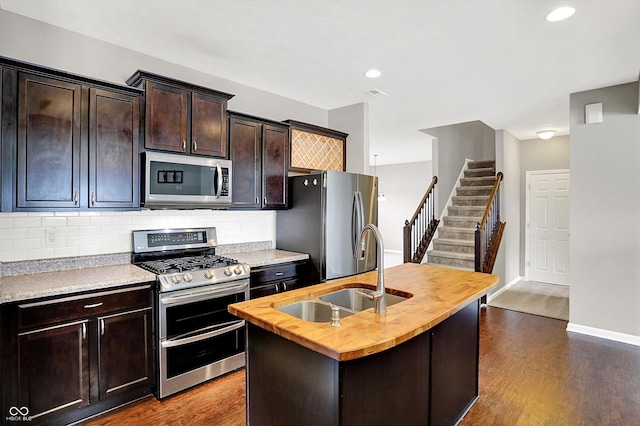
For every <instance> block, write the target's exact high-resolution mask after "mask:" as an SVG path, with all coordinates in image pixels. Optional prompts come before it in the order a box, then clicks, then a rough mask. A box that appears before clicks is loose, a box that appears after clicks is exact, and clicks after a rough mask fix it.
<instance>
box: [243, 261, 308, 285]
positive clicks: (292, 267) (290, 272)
mask: <svg viewBox="0 0 640 426" xmlns="http://www.w3.org/2000/svg"><path fill="white" fill-rule="evenodd" d="M306 274H307V262H296V263H283V264H281V265H273V266H266V267H264V268H263V267H260V268H256V269H253V270H251V287H254V286H259V285H261V284H263V283H267V282H269V281H276V280H277V281H281V280H284V279H286V278H292V277H306Z"/></svg>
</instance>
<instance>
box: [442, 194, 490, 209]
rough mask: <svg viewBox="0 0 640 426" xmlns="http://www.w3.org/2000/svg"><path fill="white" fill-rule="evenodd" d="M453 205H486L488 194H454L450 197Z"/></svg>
mask: <svg viewBox="0 0 640 426" xmlns="http://www.w3.org/2000/svg"><path fill="white" fill-rule="evenodd" d="M451 200H452V204H453V205H454V206H482V207H486V206H487V204H488V203H489V195H469V196H464V195H454V196H453V197H452V198H451Z"/></svg>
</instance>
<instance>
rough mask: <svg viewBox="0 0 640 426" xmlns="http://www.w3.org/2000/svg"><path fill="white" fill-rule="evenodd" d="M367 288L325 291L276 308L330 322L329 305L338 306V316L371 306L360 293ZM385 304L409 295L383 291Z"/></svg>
mask: <svg viewBox="0 0 640 426" xmlns="http://www.w3.org/2000/svg"><path fill="white" fill-rule="evenodd" d="M371 291H372V290H371V289H369V288H364V287H363V288H345V289H342V290H338V291H334V292H333V293H327V294H324V295H322V296H320V297H315V298H313V299H309V300H302V301H300V302H294V303H290V304H288V305H284V306H280V307H278V308H276V309H277V310H279V311H280V312H284V313H286V314H289V315H293V316H294V317H296V318H300V319H303V320H305V321H312V322H331V306H332V305H335V306H338V307H339V308H340V312H339V313H340V318H344V317H347V316H349V315H353V314H355V313H358V312H360V311H364V310H365V309H369V308H373V307H374V306H375V302H374V301H372V300H369V299H368V298H367V296H366V295H364V294H362V293H367V292H371ZM384 297H385V299H386V302H387V306H391V305H395V304H396V303H400V302H402V301H403V300H407V298H409V297H411V295H410V294H409V295H408V297H404V296H399V295H395V294H390V293H385V295H384Z"/></svg>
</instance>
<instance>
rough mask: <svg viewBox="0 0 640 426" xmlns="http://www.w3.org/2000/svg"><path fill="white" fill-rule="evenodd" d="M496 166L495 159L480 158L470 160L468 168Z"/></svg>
mask: <svg viewBox="0 0 640 426" xmlns="http://www.w3.org/2000/svg"><path fill="white" fill-rule="evenodd" d="M495 166H496V162H495V160H478V161H469V162H468V163H467V169H486V168H488V167H494V168H495Z"/></svg>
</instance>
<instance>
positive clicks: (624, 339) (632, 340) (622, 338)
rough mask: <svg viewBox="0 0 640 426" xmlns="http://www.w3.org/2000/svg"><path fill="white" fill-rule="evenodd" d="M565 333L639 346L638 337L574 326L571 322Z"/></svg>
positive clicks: (578, 325) (639, 339)
mask: <svg viewBox="0 0 640 426" xmlns="http://www.w3.org/2000/svg"><path fill="white" fill-rule="evenodd" d="M567 331H571V332H573V333H580V334H586V335H588V336H593V337H599V338H601V339H607V340H613V341H616V342H621V343H628V344H630V345H634V346H640V336H634V335H631V334H625V333H618V332H616V331H609V330H603V329H601V328H595V327H588V326H586V325H580V324H574V323H571V322H570V323H568V324H567Z"/></svg>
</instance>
